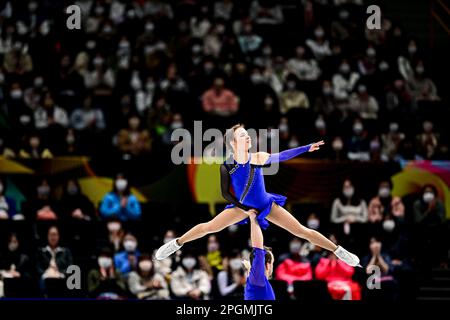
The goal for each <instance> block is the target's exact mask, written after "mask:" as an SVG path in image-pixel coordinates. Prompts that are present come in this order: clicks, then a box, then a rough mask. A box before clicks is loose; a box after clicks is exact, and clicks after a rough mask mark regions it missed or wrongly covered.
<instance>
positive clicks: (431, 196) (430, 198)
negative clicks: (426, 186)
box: [423, 191, 434, 203]
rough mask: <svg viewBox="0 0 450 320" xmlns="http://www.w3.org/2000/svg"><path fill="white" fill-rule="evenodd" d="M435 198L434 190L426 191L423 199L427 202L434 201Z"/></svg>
mask: <svg viewBox="0 0 450 320" xmlns="http://www.w3.org/2000/svg"><path fill="white" fill-rule="evenodd" d="M433 200H434V193H433V192H429V191H428V192H425V193H424V194H423V201H424V202H425V203H430V202H431V201H433Z"/></svg>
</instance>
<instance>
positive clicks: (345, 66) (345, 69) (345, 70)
mask: <svg viewBox="0 0 450 320" xmlns="http://www.w3.org/2000/svg"><path fill="white" fill-rule="evenodd" d="M339 70H340V71H341V72H342V73H348V72H349V71H350V66H349V65H348V64H342V65H341V66H340V67H339Z"/></svg>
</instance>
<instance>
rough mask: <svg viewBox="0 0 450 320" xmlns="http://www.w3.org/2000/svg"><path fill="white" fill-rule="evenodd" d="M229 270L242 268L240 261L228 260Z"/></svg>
mask: <svg viewBox="0 0 450 320" xmlns="http://www.w3.org/2000/svg"><path fill="white" fill-rule="evenodd" d="M230 268H231V270H239V269H241V268H242V263H241V260H240V259H237V258H235V259H231V260H230Z"/></svg>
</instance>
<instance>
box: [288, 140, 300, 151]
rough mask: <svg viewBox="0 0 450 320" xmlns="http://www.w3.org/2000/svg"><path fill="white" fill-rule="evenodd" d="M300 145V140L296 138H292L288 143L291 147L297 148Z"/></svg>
mask: <svg viewBox="0 0 450 320" xmlns="http://www.w3.org/2000/svg"><path fill="white" fill-rule="evenodd" d="M298 146H299V143H298V141H297V140H295V139H291V140H290V141H289V143H288V147H289V149H292V148H297V147H298Z"/></svg>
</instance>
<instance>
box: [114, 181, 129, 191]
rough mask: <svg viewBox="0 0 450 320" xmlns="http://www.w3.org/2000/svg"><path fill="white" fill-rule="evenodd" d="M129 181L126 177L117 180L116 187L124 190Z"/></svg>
mask: <svg viewBox="0 0 450 320" xmlns="http://www.w3.org/2000/svg"><path fill="white" fill-rule="evenodd" d="M127 185H128V181H127V180H125V179H117V180H116V188H117V190H118V191H124V190H125V189H126V188H127Z"/></svg>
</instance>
